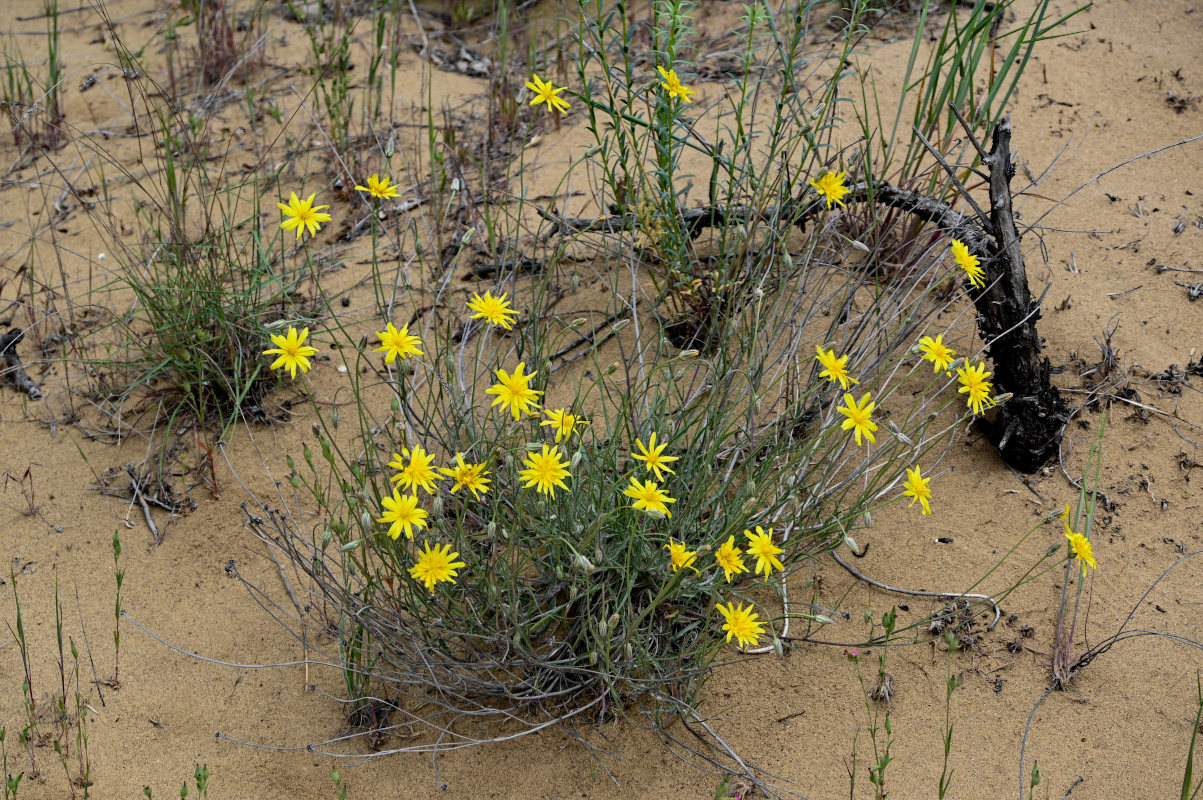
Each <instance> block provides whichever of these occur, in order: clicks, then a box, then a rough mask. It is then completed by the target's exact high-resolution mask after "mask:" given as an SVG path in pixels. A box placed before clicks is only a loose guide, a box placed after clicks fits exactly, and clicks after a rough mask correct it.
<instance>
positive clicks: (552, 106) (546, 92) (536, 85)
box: [526, 74, 568, 113]
mask: <svg viewBox="0 0 1203 800" xmlns="http://www.w3.org/2000/svg"><path fill="white" fill-rule="evenodd" d="M531 81H533V83H532V82H531ZM526 88H527V89H530V90H531V91H532V92H534V93H535V99H533V100H531V101H530V104H531V105H532V106H537V105H539V104H540V103H547V110H548V111H553V110H554V111H559V112H560V113H563V112H565V111H567V110H568V101H567V100H565V99H564V98H563V97H559V96H558V95H559V93H560V92H562V91H564V87H563V86H560V87H556V86H554V85H552V84H550V83H545V82H543V81H542V80H540V79H539V76H538V75H537V74H532V75H531V80H529V81H527V82H526Z"/></svg>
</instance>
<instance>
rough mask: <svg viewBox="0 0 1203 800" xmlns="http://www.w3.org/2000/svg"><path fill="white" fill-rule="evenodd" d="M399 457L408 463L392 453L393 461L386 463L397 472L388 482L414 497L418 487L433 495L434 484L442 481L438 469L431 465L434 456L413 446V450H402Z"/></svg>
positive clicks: (419, 447) (420, 447) (418, 446)
mask: <svg viewBox="0 0 1203 800" xmlns="http://www.w3.org/2000/svg"><path fill="white" fill-rule="evenodd" d="M401 455H403V456H404V457H405V458H408V459H409V463H408V464H407V463H405V462H403V461H402V460H401V456H399V455H397V454H396V453H393V460H392V461H390V462H388V465H389V466H390V467H392V468H393V469H395V470H399V471H398V472H397V474H396V475H394V476H393V477H392V478H390V479H389V480H391V481H392V482H393V483H395V484H397V485H398V487H399V488H405V489H409V490H410V491H412V492H413V493H414V494H415V495H416V494H417V493H418V487H419V486H421V487H422V488H423V489H425V490H426V493H427V494H434V493H435V485H434V482H435V481H441V480H442V479H443V476H442V475H440V474H439V471H438V467H435V466H434V465H433V464H432V463H431V462H433V461H434V455H432V454H431V453H427V452H426V451H425V450H423V449H422V445H420V444H416V445H414V449H413V450H410V449H409V448H408V447H407V448H403V449H402V450H401Z"/></svg>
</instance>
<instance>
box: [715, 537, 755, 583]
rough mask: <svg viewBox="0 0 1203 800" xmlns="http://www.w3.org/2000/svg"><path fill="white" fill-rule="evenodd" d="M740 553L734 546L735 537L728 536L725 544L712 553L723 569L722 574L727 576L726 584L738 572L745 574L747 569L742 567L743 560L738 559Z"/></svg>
mask: <svg viewBox="0 0 1203 800" xmlns="http://www.w3.org/2000/svg"><path fill="white" fill-rule="evenodd" d="M741 553H742V551H741V550H740V549H739V548H738V547H736V546H735V536H734V535H732V536H728V537H727V542H726V544H724V545H723V546H722V547H720V548H719V549H718V550H716V551H715V553H714V560H715V561H717V562H718V565H719V566H720V567H722V568H723V573H724V574H725V575H726V576H727V583H730V582H731V576H732V575H737V574H739V573H740V572H747V571H748V568H747V567H746V566H744V560H743V559H742V558H740V555H741Z"/></svg>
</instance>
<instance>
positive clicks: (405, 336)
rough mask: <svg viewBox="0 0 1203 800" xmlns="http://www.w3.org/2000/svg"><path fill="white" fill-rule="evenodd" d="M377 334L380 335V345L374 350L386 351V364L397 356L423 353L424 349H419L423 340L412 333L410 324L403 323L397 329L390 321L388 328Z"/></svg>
mask: <svg viewBox="0 0 1203 800" xmlns="http://www.w3.org/2000/svg"><path fill="white" fill-rule="evenodd" d="M376 335H377V336H378V337H380V346H379V347H377V348H376V349H375V350H373V351H372V352H373V353H384V363H385V364H391V363H393V362H394V361H395V360H396V359H397V356H401V358H405V357H406V356H420V355H422V351H421V350H419V349H418V345H420V344H422V340H421V339H419V338H418V337H417V336H411V335H410V333H409V325H402V326H401V330H397V329H396V328H394V327H393V323H391V322H390V323H388V330H384V331H379V332H378V333H377V334H376Z"/></svg>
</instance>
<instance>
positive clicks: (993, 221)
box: [796, 118, 1069, 474]
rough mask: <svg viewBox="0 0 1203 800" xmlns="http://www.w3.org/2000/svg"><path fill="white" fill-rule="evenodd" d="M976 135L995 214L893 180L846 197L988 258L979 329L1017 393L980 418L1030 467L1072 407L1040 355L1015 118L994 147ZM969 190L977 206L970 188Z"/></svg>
mask: <svg viewBox="0 0 1203 800" xmlns="http://www.w3.org/2000/svg"><path fill="white" fill-rule="evenodd" d="M970 140H971V141H972V143H973V146H974V147H976V148H977V150H978V152H979V154H980V155H981V158H982V163H983V164H984V165H985V166H986V168H987V169H988V170H989V179H990V211H989V217H988V218H987V217H986V216H983V215H981V214H977V215H974V216H969V217H966V216H964V215H963V214H961V213H959V212H957V211H954V210H953V209H952V207H951V206H950V205H948V203H946V202H944V201H943V200H937V199H935V198H932V197H927V196H925V195H922V194H919V193H918V192H914V191H911V190H909V189H900V188H898V187H896V186H891V185H890V184H888V183H877V184H874V185H873V186H872V187H870V186H868V185H866V184H860V185H858V186H856V187H855V188H854V189H853V193H852V195H851V196H849V197H848V198H847V200H848V201H853V200H855V201H860V202H872V203H879V204H881V205H886V206H890V207H892V208H898V209H901V210H903V211H907V212H908V213H910V214H913V215H915V216H917V217H919V218H920V219H923V220H926V221H927V222H930V223H932V224H934V225H936V226H938V227H940V228H942V229H943V230H945V231H946V232H947V233H948V235H949V236H951V237H953V238H956V239H959V240H961V241H962V242H964V243H965V244H966V245H968V247H969V250H970V251H971V252H973V253H974V254H975V255H977V256H979V257H980V258H981V262H982V267H983V268H984V270H985V275H986V286H985V288H984V289H978V288H975V287H973V286H970V287H969V293H970V297H971V298H972V299H973V304H974V306H975V307H976V308H977V312H978V316H977V325H978V332H979V333H980V334H981V337H982V341H984V342H986V343H987V351H988V352H989V355H990V358H991V360H992V361H993V362H994V384H995V389H996V391H997V392H998V393H1000V394H1001V393H1009V394H1011V395H1012V398H1011V399H1010V400H1009V401H1007V402H1006V403H1004V404H1003V405H1001V406H999V407H998V409H997V411H996V412H995V413H994V415H993V417H992V418H985V419H982V420H980V422H979V425H980V426H981V427H982V428H983V429H984V430H985V432H986V435H987V436H988V437H989V439H990V442H991V443H992V444H993V445H994V447H995V448H996V449H997V450H998V454H999V455H1000V456H1002V459H1003V460H1004V461H1006V462H1007V463H1008V464H1010V465H1011V466H1012V467H1014V468H1015V469H1017V470H1019V471H1020V472H1026V473H1029V474H1030V473H1033V472H1036V471H1037V470H1039V469H1040V468H1041V467H1043V466H1044V465H1045V464H1047V463H1049V462H1050V461H1052V460H1053V459H1054V458H1056V457H1057V453H1058V449H1059V447H1060V444H1061V434H1062V431H1063V430H1064V427H1065V423H1066V421H1067V420H1068V419H1069V407H1068V406H1067V405H1066V404H1065V401H1064V400H1063V399H1062V398H1061V393H1060V392H1059V391H1058V390H1057V388H1056V387H1055V386H1053V385H1052V381H1051V380H1050V377H1049V376H1050V372H1051V370H1050V366H1049V362H1048V359H1047V358H1041V356H1040V350H1041V341H1040V336H1039V334H1037V332H1036V321H1037V320H1038V319H1040V301H1039V300H1036V301H1033V299H1032V294H1031V292H1030V291H1029V289H1028V279H1027V272H1026V271H1025V269H1024V263H1023V250H1022V248H1021V247H1020V237H1019V230H1018V228H1017V227H1016V225H1015V215H1014V212H1013V211H1012V206H1011V178H1012V176H1013V175H1014V174H1015V166H1014V164H1012V163H1011V122H1010V120H1009V119H1007V118H1004V119H1003V120H1002V121H1001V122H1000V123H999V124H998V125H997V126H996V127H995V129H994V137H993V141H992V143H991V147H990V151H989V152H986V151H985V150H984V149H982V147H981V145H980V144H979V143H978V142H977V140H976V139H973V137H972V136H971V137H970ZM937 158H939V156H938V154H937ZM941 162H942V160H941ZM942 163H943V162H942ZM950 171H951V170H950ZM958 185H960V184H959V182H958ZM962 190H963V187H962ZM965 196H966V199H967V200H968V201H969V204H970V205H971V206H973V207H974V208H975V209H976V208H977V206H976V204H974V203H973V199H972V198H971V197H969V195H968V193H966V194H965ZM817 206H818V203H816V202H812V203H811V204H810V205H809V206H808V207H806V208H805V209H803V210H802V211H801V212H800V213H799V216H798V220H797V223H796V224H798V225H799V226H803V227H804V226H805V224H806V222H807V220H808V219H809V218H810V217H811V216H813V215H814V214H815V213H817V210H818V209H817ZM1042 297H1043V295H1042Z"/></svg>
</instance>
